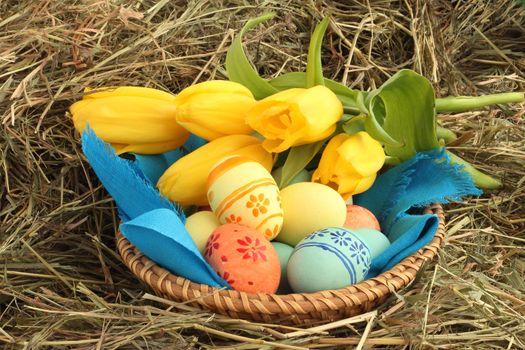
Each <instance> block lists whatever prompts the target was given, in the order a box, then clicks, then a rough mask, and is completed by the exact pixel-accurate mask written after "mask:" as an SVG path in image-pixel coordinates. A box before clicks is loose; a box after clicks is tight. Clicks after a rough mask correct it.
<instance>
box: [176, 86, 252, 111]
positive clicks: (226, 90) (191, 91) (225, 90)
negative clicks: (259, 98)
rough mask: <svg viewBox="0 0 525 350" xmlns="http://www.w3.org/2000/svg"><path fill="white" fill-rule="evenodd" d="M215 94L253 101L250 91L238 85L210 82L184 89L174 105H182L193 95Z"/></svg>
mask: <svg viewBox="0 0 525 350" xmlns="http://www.w3.org/2000/svg"><path fill="white" fill-rule="evenodd" d="M217 93H222V94H231V95H239V96H245V97H248V98H250V99H252V100H253V99H254V97H253V94H252V93H251V91H250V90H248V88H246V87H245V86H243V85H241V84H239V83H236V82H233V81H229V80H210V81H205V82H202V83H199V84H195V85H192V86H190V87H187V88H185V89H184V90H182V91H181V92H180V93H179V94H178V95H177V96H176V97H175V103H176V104H177V105H182V104H184V103H186V102H188V100H189V99H191V98H193V97H194V96H195V95H214V94H217Z"/></svg>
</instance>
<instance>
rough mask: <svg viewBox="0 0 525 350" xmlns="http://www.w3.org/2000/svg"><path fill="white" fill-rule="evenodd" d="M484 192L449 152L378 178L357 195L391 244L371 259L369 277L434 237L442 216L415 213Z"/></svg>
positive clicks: (422, 158)
mask: <svg viewBox="0 0 525 350" xmlns="http://www.w3.org/2000/svg"><path fill="white" fill-rule="evenodd" d="M481 193H482V192H481V191H480V190H479V189H478V188H476V187H475V186H474V184H473V182H472V178H471V177H470V175H469V174H468V173H466V172H464V171H462V167H461V166H459V165H456V164H453V163H451V162H450V158H449V157H448V155H447V154H446V152H445V149H444V148H440V149H435V150H432V151H428V152H421V153H418V154H417V155H415V156H414V157H413V158H412V159H410V160H408V161H406V162H404V163H402V164H400V165H398V166H396V167H394V168H392V169H390V170H389V171H387V172H386V173H384V174H382V175H380V176H378V178H377V179H376V181H375V182H374V185H373V186H372V188H370V189H369V190H368V191H366V192H364V193H362V194H360V195H358V196H355V197H354V200H355V204H358V205H360V206H363V207H365V208H367V209H369V210H370V211H371V212H372V213H374V215H376V217H377V219H378V220H379V223H380V225H381V231H382V232H383V233H384V234H385V235H386V236H387V237H388V239H389V240H390V243H391V246H390V247H389V248H388V249H387V250H386V251H384V252H383V253H382V254H380V255H379V256H377V257H376V258H375V259H373V260H372V264H371V265H372V266H371V269H370V272H369V273H368V275H367V278H371V277H375V276H377V275H378V274H380V273H382V272H385V271H387V270H389V269H390V268H392V267H393V266H394V265H396V264H397V263H399V262H400V261H401V260H403V259H404V258H406V257H407V256H409V255H411V254H413V253H415V252H417V251H418V250H419V249H421V248H423V247H424V246H425V245H427V244H428V243H429V242H430V241H431V240H432V239H433V238H434V235H435V234H436V232H437V229H438V227H439V219H438V217H437V215H434V214H415V213H412V211H413V210H412V211H410V210H411V209H414V208H423V207H425V206H426V205H428V204H431V203H442V204H444V203H448V202H449V200H459V199H461V197H463V196H467V195H480V194H481ZM409 211H410V212H409Z"/></svg>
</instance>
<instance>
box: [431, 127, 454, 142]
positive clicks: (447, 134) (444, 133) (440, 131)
mask: <svg viewBox="0 0 525 350" xmlns="http://www.w3.org/2000/svg"><path fill="white" fill-rule="evenodd" d="M436 133H437V137H438V140H441V139H442V140H444V141H445V143H450V142H452V141H455V140H457V138H458V136H457V135H456V134H455V133H454V131H452V130H449V129H447V128H444V127H442V126H439V125H438V126H437V129H436Z"/></svg>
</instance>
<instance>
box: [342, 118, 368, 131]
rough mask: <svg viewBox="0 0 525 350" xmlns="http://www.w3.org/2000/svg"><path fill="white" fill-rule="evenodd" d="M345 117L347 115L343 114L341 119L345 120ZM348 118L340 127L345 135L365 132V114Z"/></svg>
mask: <svg viewBox="0 0 525 350" xmlns="http://www.w3.org/2000/svg"><path fill="white" fill-rule="evenodd" d="M347 116H348V115H347V114H344V115H343V119H346V117H347ZM348 117H349V118H348V120H346V121H345V122H344V123H343V125H342V127H343V131H344V132H345V133H347V134H348V135H352V134H355V133H358V132H359V131H364V130H365V120H366V117H367V116H366V115H365V114H360V115H357V116H348Z"/></svg>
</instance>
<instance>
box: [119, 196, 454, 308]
mask: <svg viewBox="0 0 525 350" xmlns="http://www.w3.org/2000/svg"><path fill="white" fill-rule="evenodd" d="M425 213H434V214H437V216H438V218H439V228H438V231H437V233H436V235H435V236H434V238H433V239H432V241H431V242H430V243H429V244H428V245H426V246H425V247H423V248H422V249H420V250H419V251H417V252H416V253H414V254H412V255H410V256H408V257H407V258H405V259H404V260H403V261H401V262H399V263H398V264H397V265H395V266H394V267H392V268H391V269H390V270H388V271H386V272H384V273H382V274H380V275H378V276H376V277H374V278H370V279H368V280H365V281H362V282H360V283H358V284H354V285H351V286H347V287H344V288H340V289H335V290H325V291H320V292H315V293H292V294H283V295H280V294H266V293H256V294H251V293H245V292H240V291H236V290H226V289H222V288H215V287H210V286H208V285H204V284H199V283H195V282H192V281H190V280H188V279H186V278H183V277H180V276H176V275H174V274H172V273H171V272H170V271H168V270H166V269H164V268H163V267H160V266H159V265H157V264H156V263H155V262H153V261H152V260H150V259H149V258H147V257H146V256H144V255H143V254H142V253H141V252H139V251H138V250H137V249H136V248H135V247H134V246H133V245H132V244H131V243H130V242H129V241H128V240H127V239H126V238H125V237H124V236H123V235H122V234H121V233H120V231H118V232H117V235H116V236H117V237H116V238H117V248H118V250H119V253H120V255H121V257H122V259H123V261H124V263H125V264H126V265H127V266H128V267H129V268H130V270H131V271H132V272H133V273H134V274H135V275H136V276H137V277H139V278H140V279H141V280H142V281H144V282H145V283H146V284H147V285H149V286H150V287H151V288H153V289H154V290H155V291H156V292H158V293H160V294H161V295H163V296H165V297H168V298H170V299H173V300H178V301H188V302H193V303H196V304H198V305H199V306H201V307H204V308H208V309H213V310H216V311H218V312H220V313H223V314H230V315H232V314H233V315H234V316H235V315H238V314H239V313H247V314H254V313H257V314H263V315H274V314H279V313H284V314H288V315H294V314H298V315H301V314H308V313H310V312H316V313H321V314H322V313H323V312H325V311H330V310H337V309H339V308H350V307H356V306H360V305H361V306H362V305H364V304H370V305H371V304H373V303H374V302H377V301H378V300H381V299H384V298H385V297H386V296H388V295H390V294H391V293H392V292H394V291H398V290H400V289H401V288H403V287H405V286H407V285H408V284H410V283H411V282H412V281H413V280H414V279H415V277H416V274H417V272H418V271H419V269H420V268H421V266H422V265H423V264H424V263H425V262H426V261H429V260H431V259H432V258H433V257H434V256H435V255H436V254H437V252H438V250H439V248H440V247H441V245H442V244H443V242H444V238H445V234H446V233H445V219H444V213H443V208H442V207H441V205H439V204H434V205H431V206H428V207H427V208H426V209H425ZM239 318H244V317H239Z"/></svg>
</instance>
